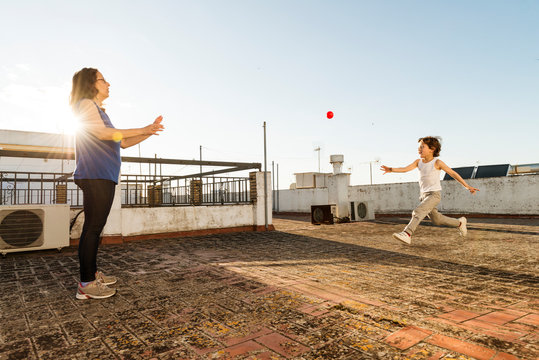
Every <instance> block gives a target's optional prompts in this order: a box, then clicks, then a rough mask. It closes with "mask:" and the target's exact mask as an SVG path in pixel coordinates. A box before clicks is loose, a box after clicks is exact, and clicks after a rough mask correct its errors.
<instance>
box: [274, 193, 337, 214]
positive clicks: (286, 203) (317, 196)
mask: <svg viewBox="0 0 539 360" xmlns="http://www.w3.org/2000/svg"><path fill="white" fill-rule="evenodd" d="M327 203H328V189H327V188H312V189H295V190H279V211H286V212H311V205H325V204H327Z"/></svg>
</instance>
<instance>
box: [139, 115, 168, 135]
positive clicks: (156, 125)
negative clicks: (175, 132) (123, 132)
mask: <svg viewBox="0 0 539 360" xmlns="http://www.w3.org/2000/svg"><path fill="white" fill-rule="evenodd" d="M161 121H163V117H162V116H161V115H159V116H158V117H156V118H155V120H154V122H153V123H151V124H150V125H148V126H145V127H144V133H145V134H146V135H159V134H158V132H159V131H163V130H164V129H165V127H164V126H163V124H161Z"/></svg>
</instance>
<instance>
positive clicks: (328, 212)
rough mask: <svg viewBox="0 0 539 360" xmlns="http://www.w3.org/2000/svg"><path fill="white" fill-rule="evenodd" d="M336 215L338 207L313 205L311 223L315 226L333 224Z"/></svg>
mask: <svg viewBox="0 0 539 360" xmlns="http://www.w3.org/2000/svg"><path fill="white" fill-rule="evenodd" d="M336 213H337V206H336V205H311V223H312V224H314V225H320V224H333V217H334V216H336Z"/></svg>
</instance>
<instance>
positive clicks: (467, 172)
mask: <svg viewBox="0 0 539 360" xmlns="http://www.w3.org/2000/svg"><path fill="white" fill-rule="evenodd" d="M474 169H475V166H465V167H458V168H454V169H453V170H455V172H456V173H457V174H459V175H460V177H462V178H463V179H471V178H472V174H473V171H474ZM444 180H453V178H452V177H451V175H449V174H447V173H446V174H445V176H444Z"/></svg>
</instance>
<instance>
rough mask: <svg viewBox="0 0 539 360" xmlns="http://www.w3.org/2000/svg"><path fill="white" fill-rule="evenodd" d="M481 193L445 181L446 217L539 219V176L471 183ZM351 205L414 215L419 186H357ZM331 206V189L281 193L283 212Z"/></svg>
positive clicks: (443, 204) (351, 192)
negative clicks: (357, 203)
mask: <svg viewBox="0 0 539 360" xmlns="http://www.w3.org/2000/svg"><path fill="white" fill-rule="evenodd" d="M467 182H468V184H470V185H471V186H474V187H476V188H478V189H480V191H479V192H477V193H476V194H475V195H471V194H470V193H469V192H468V190H466V189H465V188H464V187H463V186H462V185H461V184H460V183H458V182H457V181H455V180H447V181H442V189H443V190H442V202H441V204H440V206H439V207H438V209H439V210H440V211H442V212H446V213H459V214H490V215H539V175H522V176H508V177H495V178H485V179H470V180H467ZM348 196H349V199H350V200H351V201H357V200H360V201H371V202H372V205H373V206H374V211H375V212H376V213H379V214H380V213H382V214H391V213H395V214H397V213H399V214H402V213H411V212H412V210H413V209H414V208H415V207H416V206H417V205H418V203H419V185H418V183H417V182H409V183H395V184H378V185H356V186H349V187H348ZM314 204H317V205H318V204H328V192H327V189H308V190H307V189H301V190H280V191H279V211H281V212H310V211H311V205H314Z"/></svg>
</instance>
